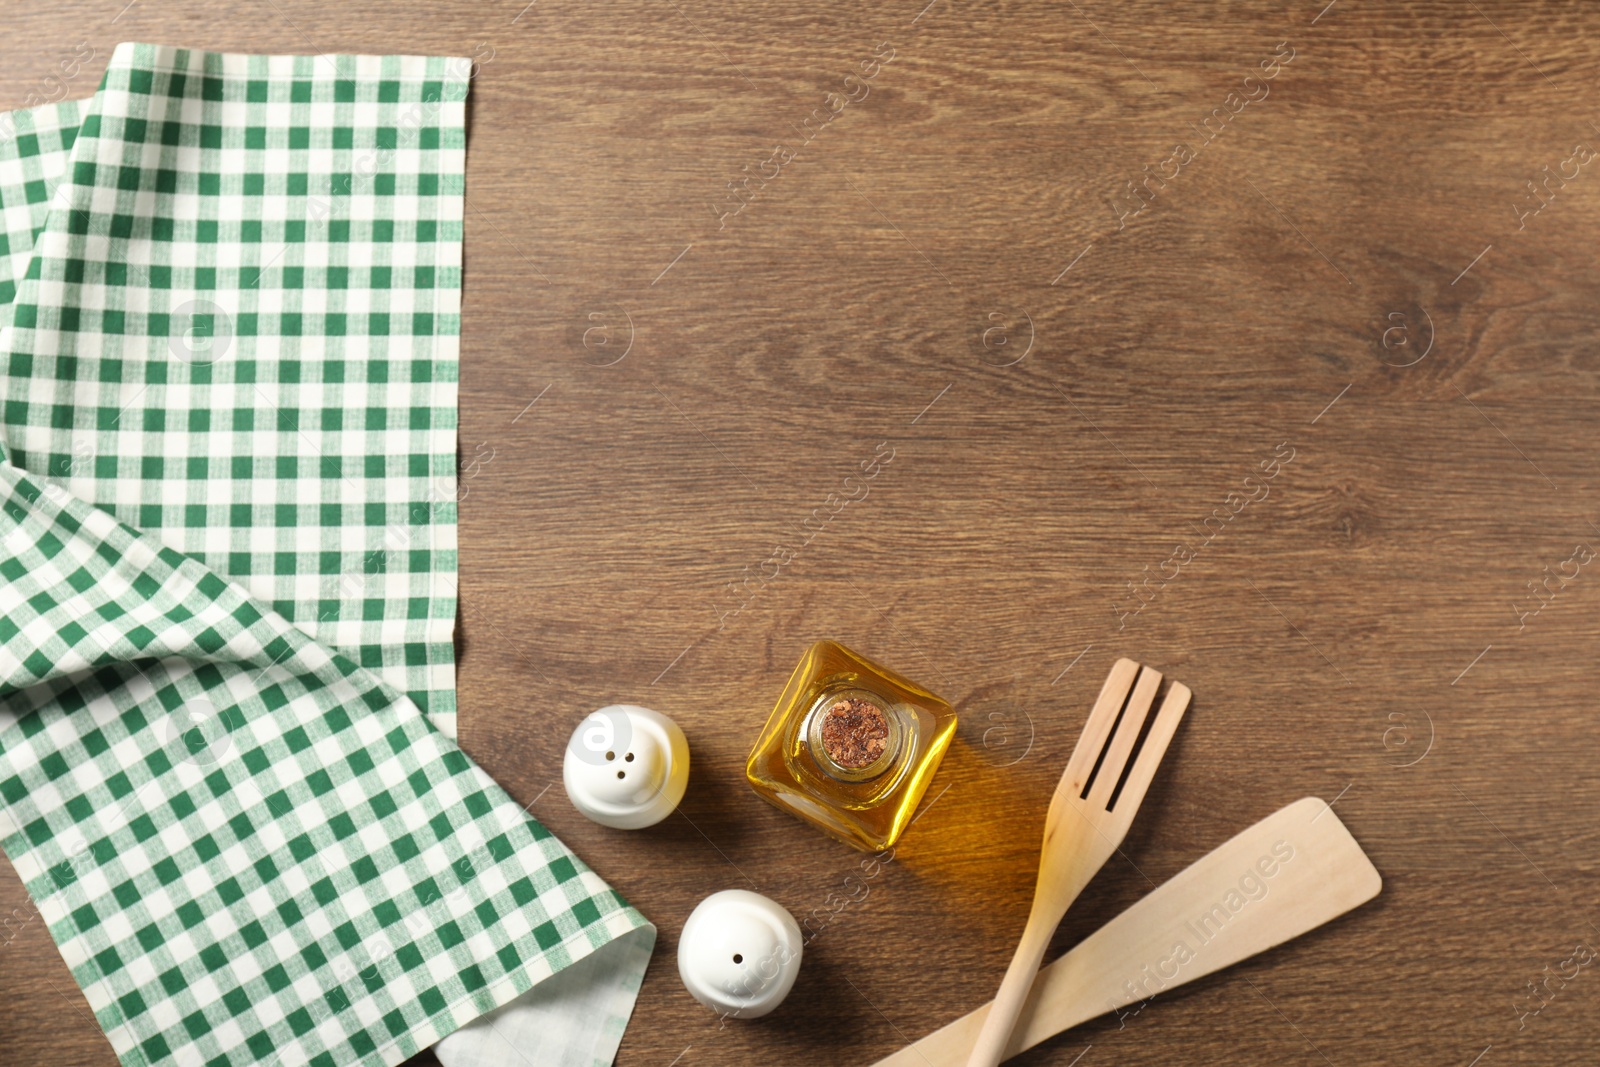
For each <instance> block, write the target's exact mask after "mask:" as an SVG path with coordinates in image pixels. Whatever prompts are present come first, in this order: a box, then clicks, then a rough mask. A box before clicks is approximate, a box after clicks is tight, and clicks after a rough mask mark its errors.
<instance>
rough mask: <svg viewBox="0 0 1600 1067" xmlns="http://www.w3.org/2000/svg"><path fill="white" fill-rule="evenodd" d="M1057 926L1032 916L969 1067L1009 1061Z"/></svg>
mask: <svg viewBox="0 0 1600 1067" xmlns="http://www.w3.org/2000/svg"><path fill="white" fill-rule="evenodd" d="M1056 926H1057V923H1055V922H1051V921H1049V916H1044V915H1040V914H1039V912H1038V911H1037V910H1035V911H1034V912H1033V913H1032V914H1030V915H1029V916H1028V925H1027V926H1026V927H1025V928H1024V929H1023V931H1022V939H1021V940H1020V941H1019V942H1018V943H1017V951H1016V952H1015V954H1013V955H1012V957H1011V964H1010V966H1008V967H1007V968H1006V976H1005V978H1004V979H1003V980H1002V981H1001V982H1000V991H999V992H998V993H996V994H995V997H994V1000H992V1001H990V1002H989V1011H988V1013H987V1014H986V1015H985V1017H984V1023H983V1030H982V1032H981V1033H979V1035H978V1039H977V1041H976V1042H974V1044H973V1047H972V1052H971V1053H970V1054H969V1055H968V1057H967V1067H995V1065H996V1064H998V1063H999V1062H1000V1061H1001V1060H1003V1059H1005V1057H1006V1045H1007V1044H1009V1043H1010V1040H1011V1030H1012V1027H1014V1026H1015V1025H1016V1022H1017V1018H1018V1016H1020V1015H1021V1014H1022V1008H1023V1006H1024V1005H1025V1004H1026V1003H1027V1001H1028V993H1029V991H1030V990H1032V988H1033V980H1034V978H1035V976H1037V975H1038V973H1039V964H1041V963H1043V962H1044V953H1045V949H1047V948H1049V947H1050V936H1051V935H1052V934H1054V933H1055V929H1056Z"/></svg>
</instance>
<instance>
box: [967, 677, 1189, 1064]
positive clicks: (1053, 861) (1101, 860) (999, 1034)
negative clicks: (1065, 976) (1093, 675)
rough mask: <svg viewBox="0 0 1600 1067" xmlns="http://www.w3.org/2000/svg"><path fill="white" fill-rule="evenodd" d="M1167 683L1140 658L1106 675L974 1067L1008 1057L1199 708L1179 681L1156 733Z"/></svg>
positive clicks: (1050, 821)
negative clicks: (1175, 738)
mask: <svg viewBox="0 0 1600 1067" xmlns="http://www.w3.org/2000/svg"><path fill="white" fill-rule="evenodd" d="M1160 684H1161V674H1160V672H1159V671H1155V670H1152V669H1151V668H1149V667H1141V666H1140V665H1139V664H1137V663H1135V662H1134V661H1133V660H1131V659H1119V660H1117V662H1116V664H1115V665H1113V666H1112V668H1111V673H1110V674H1108V675H1107V676H1106V681H1105V685H1103V686H1102V687H1101V688H1100V696H1099V698H1098V699H1097V700H1096V701H1095V703H1094V710H1093V711H1091V712H1090V713H1089V721H1088V722H1086V723H1084V725H1083V733H1082V734H1080V735H1079V736H1078V747H1077V748H1075V749H1073V750H1072V758H1071V759H1070V760H1068V761H1067V769H1066V771H1065V772H1064V773H1063V774H1062V775H1061V781H1060V783H1059V784H1058V785H1057V786H1056V792H1055V796H1053V797H1052V798H1051V799H1050V813H1049V814H1048V815H1047V816H1046V817H1045V823H1044V846H1043V848H1042V849H1041V850H1040V854H1039V880H1038V882H1037V883H1036V884H1035V886H1034V890H1033V905H1032V907H1031V908H1030V909H1029V911H1028V924H1027V926H1026V927H1025V928H1024V929H1023V931H1022V940H1021V941H1020V942H1019V943H1018V945H1017V951H1016V954H1015V955H1014V956H1012V957H1011V965H1010V966H1009V967H1007V968H1006V976H1005V979H1004V980H1003V981H1002V982H1001V983H1000V991H999V993H997V994H995V998H994V1002H993V1003H992V1004H991V1005H990V1006H989V1012H988V1015H987V1017H986V1018H985V1019H984V1024H983V1031H982V1032H981V1033H980V1034H979V1035H978V1039H977V1041H976V1042H975V1043H974V1044H973V1046H972V1053H971V1055H970V1057H969V1058H968V1059H967V1067H995V1065H996V1064H998V1063H999V1062H1000V1061H1001V1059H1002V1058H1004V1055H1005V1050H1006V1046H1007V1045H1008V1044H1009V1043H1010V1039H1011V1030H1012V1027H1014V1026H1015V1025H1016V1022H1017V1017H1018V1015H1020V1014H1021V1012H1022V1007H1023V1004H1024V1003H1025V1002H1026V1000H1027V998H1028V990H1029V989H1030V988H1031V987H1032V985H1033V979H1034V976H1035V975H1037V974H1038V973H1039V964H1040V963H1041V962H1042V961H1043V959H1044V952H1045V949H1046V948H1047V947H1048V946H1049V944H1050V937H1051V935H1052V934H1053V933H1055V929H1056V927H1057V926H1059V925H1060V924H1061V918H1062V916H1064V915H1066V913H1067V908H1068V907H1070V906H1071V905H1072V902H1073V901H1074V900H1076V899H1077V896H1078V894H1079V893H1081V892H1082V891H1083V887H1084V886H1086V885H1088V884H1089V879H1091V878H1093V877H1094V875H1095V872H1097V871H1098V870H1100V868H1101V867H1103V866H1105V863H1106V861H1107V860H1109V859H1110V858H1111V854H1112V853H1113V852H1115V851H1116V850H1117V846H1118V845H1121V844H1122V839H1123V838H1124V837H1126V836H1127V834H1128V827H1129V826H1130V825H1132V823H1133V815H1134V812H1136V811H1138V810H1139V805H1140V804H1141V803H1142V802H1143V801H1144V794H1145V790H1147V789H1148V788H1149V787H1150V780H1151V779H1152V778H1154V777H1155V773H1156V767H1158V766H1159V765H1160V763H1161V757H1162V756H1163V755H1165V754H1166V751H1167V743H1168V742H1170V741H1171V740H1172V735H1173V733H1174V732H1175V731H1176V730H1177V729H1178V722H1179V720H1180V719H1182V718H1183V713H1184V711H1185V710H1186V709H1187V708H1188V707H1189V697H1190V693H1189V689H1188V687H1187V686H1184V685H1180V684H1179V683H1177V682H1173V683H1172V685H1171V687H1170V688H1169V689H1168V691H1167V697H1166V699H1165V700H1164V701H1162V703H1161V707H1160V709H1159V710H1157V711H1156V713H1155V716H1154V718H1152V719H1151V720H1150V722H1149V723H1148V728H1147V724H1146V721H1145V720H1146V719H1147V718H1149V717H1150V708H1151V706H1152V705H1153V704H1154V703H1155V698H1156V689H1157V687H1158V686H1160Z"/></svg>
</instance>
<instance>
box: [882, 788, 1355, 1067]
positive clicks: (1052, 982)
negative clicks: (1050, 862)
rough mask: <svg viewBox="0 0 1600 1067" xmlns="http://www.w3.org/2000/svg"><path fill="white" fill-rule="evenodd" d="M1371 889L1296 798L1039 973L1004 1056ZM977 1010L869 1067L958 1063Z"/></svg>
mask: <svg viewBox="0 0 1600 1067" xmlns="http://www.w3.org/2000/svg"><path fill="white" fill-rule="evenodd" d="M1382 888H1383V879H1382V878H1381V877H1380V876H1379V874H1378V871H1377V868H1375V867H1373V865H1372V861H1371V860H1369V859H1367V856H1366V853H1364V852H1362V851H1361V846H1360V845H1359V844H1357V843H1356V840H1355V838H1353V837H1351V836H1350V831H1349V830H1347V829H1345V827H1344V824H1343V823H1341V822H1340V821H1339V817H1338V816H1337V815H1335V814H1334V813H1333V812H1332V811H1331V810H1329V807H1328V805H1327V804H1324V803H1323V802H1322V801H1321V800H1318V799H1317V798H1316V797H1306V798H1305V799H1304V800H1297V801H1295V802H1294V803H1293V804H1290V805H1289V806H1288V807H1285V808H1281V809H1279V810H1278V811H1277V812H1275V813H1273V814H1272V815H1269V816H1267V817H1266V818H1265V819H1262V820H1261V821H1260V822H1258V823H1256V824H1255V825H1254V826H1252V827H1250V828H1249V829H1248V830H1245V831H1244V832H1243V833H1240V834H1238V835H1236V836H1235V837H1233V838H1231V839H1230V840H1228V841H1227V842H1226V843H1224V844H1222V845H1219V846H1218V847H1217V848H1215V849H1213V850H1212V851H1211V852H1209V853H1207V854H1206V855H1205V856H1203V857H1201V858H1200V859H1199V860H1196V861H1195V862H1194V863H1193V864H1191V865H1190V866H1188V867H1186V868H1185V869H1184V870H1182V871H1180V872H1179V873H1178V874H1177V875H1175V876H1173V877H1172V878H1171V879H1170V880H1169V881H1167V882H1165V883H1164V884H1162V885H1161V886H1160V887H1159V888H1157V889H1154V890H1152V891H1151V892H1150V894H1149V895H1148V896H1146V897H1144V899H1142V900H1140V901H1139V902H1138V903H1136V904H1134V905H1133V906H1132V907H1130V908H1129V909H1128V910H1127V911H1124V912H1123V913H1122V914H1121V915H1118V916H1117V917H1116V918H1115V919H1112V920H1111V921H1110V922H1108V923H1106V924H1105V925H1104V926H1102V927H1101V928H1100V929H1098V930H1096V931H1095V932H1094V933H1092V934H1090V935H1089V936H1088V937H1086V938H1084V939H1083V941H1081V942H1080V943H1079V944H1078V946H1077V947H1076V948H1074V949H1073V950H1072V951H1071V952H1068V953H1067V954H1066V955H1065V956H1062V957H1061V958H1060V959H1058V960H1056V961H1055V962H1054V963H1052V964H1050V965H1049V966H1048V967H1045V968H1044V969H1043V970H1041V971H1040V972H1039V975H1038V977H1037V978H1035V979H1034V982H1033V989H1032V990H1031V991H1030V993H1029V994H1028V997H1027V1001H1026V1003H1025V1004H1024V1006H1023V1009H1022V1015H1021V1016H1020V1018H1019V1019H1018V1020H1017V1025H1016V1028H1015V1030H1014V1031H1013V1032H1012V1035H1011V1040H1010V1042H1009V1043H1008V1044H1007V1046H1006V1049H1005V1055H1006V1056H1015V1055H1016V1054H1017V1053H1019V1052H1021V1051H1023V1050H1024V1049H1030V1048H1032V1047H1033V1046H1035V1045H1037V1044H1039V1043H1040V1042H1041V1041H1045V1040H1048V1039H1049V1038H1051V1037H1054V1036H1055V1035H1056V1034H1059V1033H1061V1032H1062V1031H1063V1030H1068V1029H1071V1028H1072V1027H1074V1026H1077V1025H1078V1024H1079V1023H1081V1022H1084V1021H1086V1020H1088V1019H1092V1018H1094V1017H1095V1016H1097V1015H1104V1014H1105V1013H1106V1012H1108V1011H1115V1010H1117V1009H1119V1008H1123V1007H1126V1006H1127V1005H1129V1004H1133V1003H1135V1002H1137V1001H1141V1000H1145V999H1147V998H1149V997H1151V996H1153V995H1155V994H1156V993H1162V992H1166V991H1167V990H1170V989H1173V988H1174V987H1176V986H1180V985H1183V984H1184V983H1185V982H1192V981H1194V980H1195V979H1196V978H1202V977H1204V976H1205V975H1208V974H1212V973H1214V972H1216V971H1220V970H1222V969H1223V968H1224V967H1231V966H1233V965H1234V964H1235V963H1238V962H1239V961H1240V960H1244V959H1248V958H1250V957H1251V956H1254V955H1256V954H1257V953H1260V952H1265V951H1266V950H1267V949H1269V948H1272V947H1273V946H1275V945H1281V944H1283V943H1284V942H1285V941H1288V940H1290V939H1292V938H1296V937H1299V936H1300V935H1301V934H1303V933H1306V932H1307V931H1309V930H1314V929H1316V928H1317V927H1319V926H1321V925H1322V924H1323V923H1326V922H1329V921H1331V920H1333V919H1335V918H1337V917H1339V916H1340V915H1343V914H1344V913H1345V912H1347V911H1349V910H1351V909H1352V908H1355V907H1357V906H1359V905H1361V904H1365V903H1366V902H1367V901H1369V900H1371V899H1372V898H1373V897H1375V896H1377V895H1378V891H1379V890H1380V889H1382ZM1180 946H1182V948H1181V949H1180ZM988 1011H989V1005H985V1006H983V1007H981V1008H979V1009H978V1010H977V1011H974V1012H971V1013H969V1014H967V1015H965V1016H962V1017H961V1018H959V1019H957V1020H956V1021H955V1022H953V1023H950V1024H949V1025H948V1026H946V1027H944V1028H943V1029H941V1030H935V1031H934V1032H933V1033H931V1034H929V1035H928V1036H927V1037H925V1038H923V1039H922V1040H921V1041H918V1042H916V1043H915V1044H913V1045H907V1046H906V1047H905V1048H903V1049H901V1050H900V1051H899V1052H896V1053H895V1054H894V1055H892V1056H889V1057H888V1058H886V1059H882V1060H879V1061H878V1063H877V1064H876V1065H875V1067H961V1064H963V1063H965V1062H966V1059H967V1053H968V1051H969V1050H970V1049H971V1048H972V1046H973V1044H974V1043H975V1042H976V1041H977V1038H978V1033H979V1031H980V1030H981V1029H982V1028H983V1022H984V1018H985V1016H986V1015H987V1014H988Z"/></svg>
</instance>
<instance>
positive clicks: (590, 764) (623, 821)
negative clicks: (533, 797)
mask: <svg viewBox="0 0 1600 1067" xmlns="http://www.w3.org/2000/svg"><path fill="white" fill-rule="evenodd" d="M561 780H562V784H564V785H565V786H566V787H567V797H568V798H569V799H570V800H571V801H572V806H573V807H575V808H577V809H578V810H579V811H580V812H582V813H583V814H584V815H586V816H588V817H589V818H591V819H593V820H594V821H595V822H597V823H600V824H601V825H602V826H611V827H614V828H616V829H618V830H638V829H641V828H642V827H646V826H654V825H655V824H656V823H658V822H660V821H661V820H662V819H665V818H666V817H667V816H668V815H671V814H672V812H673V809H675V808H676V807H677V806H678V802H679V801H680V800H682V799H683V792H684V790H685V789H686V788H688V785H689V741H688V739H687V738H685V737H684V736H683V731H682V730H680V729H679V728H678V724H677V723H675V722H673V721H672V720H671V719H669V718H667V717H666V716H665V715H663V714H661V713H660V712H659V711H652V710H650V709H649V708H645V707H640V706H639V705H638V704H610V705H608V706H606V707H603V708H601V709H599V710H598V711H596V712H594V713H593V714H591V715H590V716H589V717H588V718H586V719H584V720H583V722H581V723H579V724H578V728H577V729H576V730H574V731H572V738H571V739H570V740H569V741H568V742H567V754H566V757H565V758H564V759H563V760H562V762H561Z"/></svg>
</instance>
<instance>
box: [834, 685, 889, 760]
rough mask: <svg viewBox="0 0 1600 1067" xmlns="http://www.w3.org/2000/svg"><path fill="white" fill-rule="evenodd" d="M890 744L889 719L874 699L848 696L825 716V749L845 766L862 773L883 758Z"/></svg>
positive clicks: (837, 702)
mask: <svg viewBox="0 0 1600 1067" xmlns="http://www.w3.org/2000/svg"><path fill="white" fill-rule="evenodd" d="M888 744H889V716H888V715H886V714H884V711H883V709H882V708H880V707H878V705H876V704H874V703H872V702H871V701H870V700H862V699H861V698H860V697H846V698H844V699H843V700H837V701H834V702H833V704H831V705H829V706H828V708H827V710H825V711H824V712H823V713H822V747H823V750H824V751H826V752H827V753H828V758H829V759H831V760H833V762H835V763H837V764H838V765H839V766H841V767H846V768H849V769H850V770H852V771H858V770H860V769H861V768H863V767H870V766H871V765H872V764H874V763H876V762H877V761H878V760H879V759H881V758H882V757H883V750H884V749H885V748H887V747H888Z"/></svg>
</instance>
